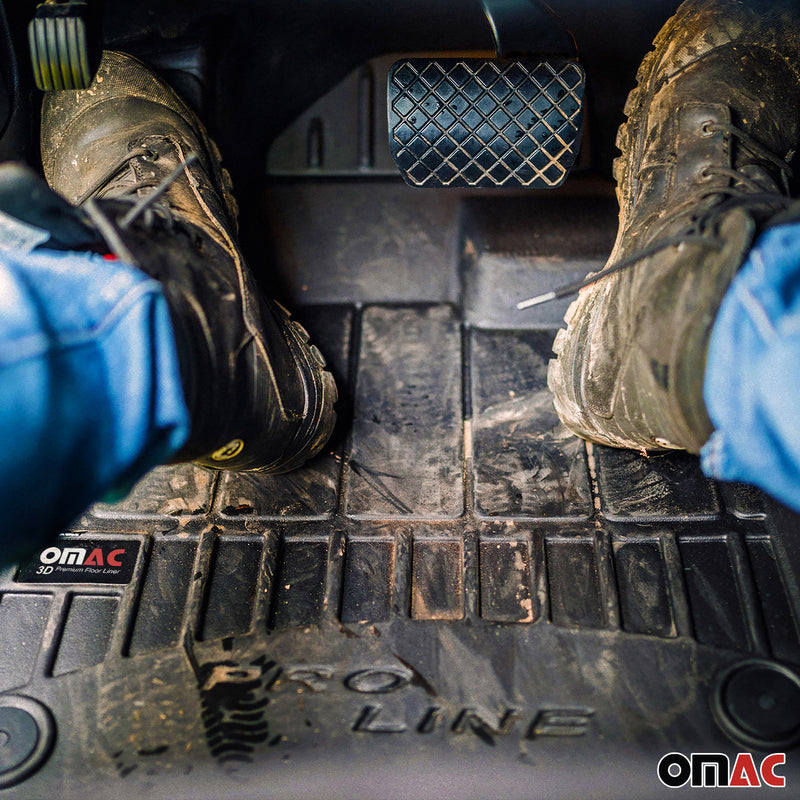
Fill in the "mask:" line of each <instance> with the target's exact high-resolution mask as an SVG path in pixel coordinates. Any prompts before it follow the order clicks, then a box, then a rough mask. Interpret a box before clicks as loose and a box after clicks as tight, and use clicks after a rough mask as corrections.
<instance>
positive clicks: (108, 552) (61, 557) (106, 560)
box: [17, 538, 141, 584]
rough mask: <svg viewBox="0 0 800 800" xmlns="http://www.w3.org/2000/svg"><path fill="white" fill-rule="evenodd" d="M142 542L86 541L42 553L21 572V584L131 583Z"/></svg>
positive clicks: (18, 578)
mask: <svg viewBox="0 0 800 800" xmlns="http://www.w3.org/2000/svg"><path fill="white" fill-rule="evenodd" d="M140 547H141V542H140V541H139V540H138V539H83V538H81V539H80V540H79V541H74V540H73V541H71V542H69V543H67V542H63V541H62V542H59V543H58V544H57V545H51V546H50V547H45V548H44V549H42V550H40V551H39V552H38V553H36V555H34V557H33V558H32V559H31V560H30V561H29V562H28V563H27V564H25V565H23V566H22V567H21V568H20V571H19V574H18V575H17V581H18V582H21V583H116V584H120V583H129V582H130V580H131V578H132V577H133V572H134V569H135V567H136V562H137V559H138V556H139V549H140Z"/></svg>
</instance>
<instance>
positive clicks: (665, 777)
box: [658, 753, 786, 789]
mask: <svg viewBox="0 0 800 800" xmlns="http://www.w3.org/2000/svg"><path fill="white" fill-rule="evenodd" d="M785 763H786V754H785V753H771V754H770V755H768V756H765V757H764V758H763V759H761V763H760V764H759V765H756V761H755V760H754V759H753V756H752V755H751V754H750V753H739V754H738V755H737V756H736V760H735V761H734V762H733V766H731V760H730V759H729V758H728V756H726V755H725V754H724V753H692V754H691V755H690V756H687V755H684V754H683V753H667V755H665V756H662V757H661V760H660V761H659V762H658V779H659V780H660V781H661V783H663V784H664V786H668V787H669V788H670V789H678V788H680V787H681V786H686V785H687V784H689V786H693V787H697V788H708V787H718V786H749V787H759V786H772V787H774V788H781V789H782V788H783V787H785V786H786V778H785V777H784V776H783V775H779V774H778V773H777V772H776V770H777V769H778V767H780V766H782V765H783V764H785Z"/></svg>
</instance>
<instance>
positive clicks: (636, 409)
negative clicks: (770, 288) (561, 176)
mask: <svg viewBox="0 0 800 800" xmlns="http://www.w3.org/2000/svg"><path fill="white" fill-rule="evenodd" d="M799 75H800V4H798V3H796V2H788V1H787V0H745V2H741V0H688V2H685V3H684V4H683V5H682V6H681V7H680V9H679V10H678V12H677V14H676V15H675V16H674V17H673V18H672V19H671V20H670V21H669V22H668V23H667V24H666V25H665V27H664V28H663V29H662V31H661V33H660V34H659V35H658V38H657V39H656V41H655V49H654V51H653V52H651V53H650V54H649V55H648V56H647V57H646V58H645V60H644V62H643V63H642V66H641V67H640V69H639V73H638V81H639V85H638V87H637V88H636V89H635V90H634V91H633V92H632V93H631V94H630V96H629V97H628V101H627V104H626V107H625V112H626V114H627V116H628V121H627V123H626V124H625V125H623V126H622V127H621V129H620V132H619V135H618V138H617V144H618V146H619V148H620V150H621V152H622V155H621V156H620V157H619V158H618V159H617V161H616V162H615V177H616V179H617V182H618V186H617V196H618V199H619V203H620V227H619V234H618V237H617V242H616V245H615V247H614V250H613V253H612V254H611V257H610V259H609V262H608V265H607V268H612V267H614V266H617V265H620V266H621V265H624V264H627V265H628V266H627V267H626V268H624V269H620V271H618V272H614V273H612V274H609V275H608V276H605V277H601V278H600V279H599V280H598V281H597V282H595V283H593V284H592V285H590V286H589V287H588V288H586V289H584V290H582V291H581V292H580V294H579V296H578V299H577V300H575V302H574V303H573V304H572V305H571V306H570V308H569V310H568V311H567V315H566V317H565V320H566V322H567V329H566V330H562V331H559V333H558V335H557V337H556V341H555V344H554V346H553V349H554V351H555V352H556V353H557V355H558V358H557V359H556V360H554V361H552V362H551V364H550V370H549V374H548V383H549V386H550V388H551V389H552V391H553V392H554V395H555V404H556V409H557V411H558V413H559V415H560V416H561V418H562V420H563V421H564V423H565V424H566V425H567V426H568V427H569V428H570V429H571V430H573V431H574V432H575V433H577V434H578V435H580V436H582V437H584V438H587V439H591V440H594V441H597V442H601V443H603V444H608V445H613V446H617V447H631V448H638V449H670V448H683V449H687V450H689V451H691V452H698V451H699V450H700V448H701V447H702V445H703V444H704V443H705V441H706V440H707V439H708V437H709V436H710V434H711V432H712V425H711V422H710V421H709V419H708V416H707V414H706V410H705V406H704V403H703V395H702V391H703V375H704V371H705V360H706V352H707V347H708V340H709V336H710V332H711V328H712V326H713V322H714V318H715V316H716V313H717V310H718V308H719V304H720V302H721V301H722V298H723V296H724V294H725V292H726V290H727V288H728V285H729V284H730V282H731V280H732V278H733V277H734V275H735V274H736V271H737V270H738V269H739V267H740V266H741V265H742V263H743V261H744V260H745V257H746V255H747V253H748V251H749V249H750V247H751V245H752V243H753V239H754V237H755V235H756V234H757V233H758V232H759V230H760V229H761V228H763V226H764V225H765V224H767V223H768V222H769V220H770V219H771V218H772V217H773V216H774V215H775V214H776V212H778V211H780V210H781V209H783V208H784V207H785V206H786V205H787V202H788V200H787V193H788V189H787V182H788V177H789V175H790V171H789V164H788V162H789V161H790V160H791V159H792V157H793V155H794V152H795V150H796V149H797V147H798V138H799V134H800V77H799Z"/></svg>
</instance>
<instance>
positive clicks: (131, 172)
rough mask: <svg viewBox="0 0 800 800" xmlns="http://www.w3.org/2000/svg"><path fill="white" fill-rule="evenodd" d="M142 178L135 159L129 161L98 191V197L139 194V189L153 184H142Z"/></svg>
mask: <svg viewBox="0 0 800 800" xmlns="http://www.w3.org/2000/svg"><path fill="white" fill-rule="evenodd" d="M141 183H142V178H141V177H140V176H139V175H138V174H137V170H136V166H135V165H134V162H133V161H129V162H128V163H127V164H126V165H125V166H124V167H123V168H122V169H121V170H120V171H119V172H118V173H117V174H116V175H115V176H114V177H113V178H111V180H110V181H109V182H108V183H107V184H106V185H105V186H104V187H103V188H102V189H100V191H99V192H98V193H97V196H98V197H106V198H116V197H131V196H132V195H134V194H138V193H139V192H138V190H139V189H144V188H150V190H151V191H152V187H151V186H149V185H148V186H147V187H144V186H140V184H141Z"/></svg>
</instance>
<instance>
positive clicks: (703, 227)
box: [516, 122, 792, 310]
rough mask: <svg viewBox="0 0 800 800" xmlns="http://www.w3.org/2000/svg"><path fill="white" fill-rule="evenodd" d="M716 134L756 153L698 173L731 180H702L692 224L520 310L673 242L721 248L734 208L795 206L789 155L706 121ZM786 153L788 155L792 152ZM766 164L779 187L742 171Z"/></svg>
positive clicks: (707, 130)
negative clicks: (722, 228) (724, 224)
mask: <svg viewBox="0 0 800 800" xmlns="http://www.w3.org/2000/svg"><path fill="white" fill-rule="evenodd" d="M714 133H723V134H724V135H726V136H729V137H733V138H736V139H738V140H739V142H740V143H741V145H742V146H743V147H744V148H746V149H747V150H748V151H749V152H750V153H752V154H753V156H755V161H751V162H748V164H744V165H742V166H740V167H739V169H734V168H732V167H724V166H708V167H705V168H704V169H703V170H702V171H701V173H700V177H701V178H710V177H712V176H714V175H721V176H724V177H727V178H729V179H730V180H731V183H730V185H728V186H713V187H708V188H705V187H703V186H702V184H701V185H699V186H698V188H699V191H698V192H697V194H696V195H695V196H694V197H693V198H692V201H691V206H692V207H693V208H695V209H696V210H694V211H691V212H690V213H689V218H688V225H687V227H686V228H685V230H684V231H682V232H681V233H680V234H677V235H674V236H667V237H664V238H662V239H659V240H658V241H656V242H654V243H653V244H651V245H649V246H647V247H645V248H643V249H642V250H640V251H639V252H637V253H635V254H634V255H632V256H629V257H628V258H623V259H621V260H620V261H617V262H616V263H614V264H611V265H609V266H607V267H605V268H604V269H602V270H600V271H599V272H595V273H593V274H591V275H588V276H587V277H585V278H583V279H581V280H579V281H574V282H572V283H569V284H565V285H564V286H560V287H558V288H556V289H553V290H552V291H549V292H545V293H544V294H540V295H537V296H536V297H531V298H530V299H528V300H523V301H522V302H520V303H517V306H516V307H517V309H520V310H522V309H525V308H531V307H532V306H537V305H541V304H542V303H548V302H550V301H551V300H557V299H560V298H562V297H568V296H569V295H572V294H575V293H576V292H578V291H580V290H581V289H583V288H585V287H586V286H591V285H592V284H593V283H596V282H597V281H599V280H601V279H602V278H605V277H606V276H607V275H611V274H613V273H615V272H620V271H621V270H624V269H628V268H629V267H632V266H635V265H636V264H638V263H639V262H641V261H644V260H645V259H647V258H650V257H651V256H654V255H656V254H657V253H660V252H661V251H662V250H667V249H669V248H670V247H680V246H681V245H683V244H698V245H701V246H703V247H708V248H711V249H714V250H722V248H723V247H724V244H725V243H724V241H723V240H722V239H721V238H720V237H719V236H718V223H719V221H720V220H721V219H722V218H723V217H724V216H725V215H726V214H727V213H728V212H729V211H731V210H732V209H734V208H744V209H751V210H753V211H758V212H761V213H763V211H764V210H765V209H769V210H770V211H771V213H773V214H777V213H778V212H780V211H782V210H785V209H787V208H788V207H789V206H790V205H791V203H792V201H791V198H790V197H789V196H788V193H789V180H790V179H791V177H792V170H791V168H790V167H789V164H788V163H787V160H784V159H783V158H781V157H780V156H778V155H776V154H775V153H773V152H771V151H770V150H768V149H767V148H766V147H765V146H764V145H762V144H761V143H760V142H758V141H756V140H755V139H754V138H753V137H752V136H750V134H748V133H746V132H745V131H743V130H741V129H740V128H737V127H736V126H735V125H732V124H730V123H716V122H704V123H703V125H702V126H701V135H702V136H711V135H713V134H714ZM788 158H789V159H790V158H791V155H789V157H788ZM764 164H769V165H770V166H772V167H775V168H776V169H777V170H778V174H779V175H780V178H781V181H780V183H781V185H780V186H778V184H777V183H775V184H774V186H775V189H776V190H770V189H767V188H765V187H764V185H763V184H762V183H760V182H759V181H757V180H756V179H755V178H753V177H752V176H751V175H749V174H747V173H746V172H743V171H742V169H743V168H745V167H747V166H756V167H759V166H761V167H763V165H764ZM770 182H772V181H770ZM700 209H702V210H700ZM686 215H687V208H686V206H685V205H683V206H682V207H681V208H680V209H678V210H677V211H675V212H673V213H672V214H670V215H668V216H666V217H665V218H664V219H663V220H662V221H660V223H659V224H660V225H662V226H663V227H665V228H668V227H669V226H670V225H671V224H672V223H675V222H676V221H678V220H680V219H681V218H682V217H686Z"/></svg>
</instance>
